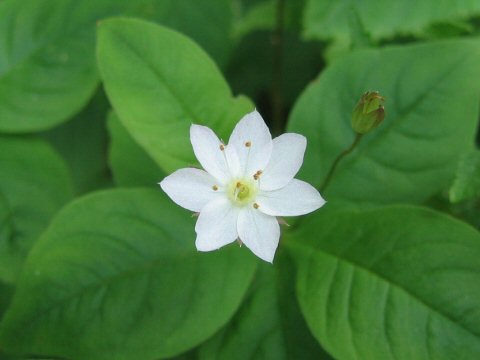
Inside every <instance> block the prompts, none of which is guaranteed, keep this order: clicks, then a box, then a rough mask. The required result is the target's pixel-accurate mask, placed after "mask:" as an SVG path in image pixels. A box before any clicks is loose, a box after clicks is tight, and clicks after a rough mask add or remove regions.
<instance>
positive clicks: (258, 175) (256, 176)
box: [253, 170, 263, 180]
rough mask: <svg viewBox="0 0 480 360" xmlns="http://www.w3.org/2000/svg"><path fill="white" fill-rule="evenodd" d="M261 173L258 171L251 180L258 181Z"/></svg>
mask: <svg viewBox="0 0 480 360" xmlns="http://www.w3.org/2000/svg"><path fill="white" fill-rule="evenodd" d="M262 173H263V171H262V170H258V171H257V172H256V173H255V174H254V175H253V178H254V179H255V180H258V179H259V178H260V175H262Z"/></svg>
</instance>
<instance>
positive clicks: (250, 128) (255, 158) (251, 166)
mask: <svg viewBox="0 0 480 360" xmlns="http://www.w3.org/2000/svg"><path fill="white" fill-rule="evenodd" d="M228 144H229V145H231V146H234V147H235V149H236V151H237V154H238V157H239V159H240V165H241V169H242V175H243V176H246V177H251V176H253V175H254V174H255V173H256V172H257V171H258V170H263V169H265V166H267V163H268V161H269V160H270V156H271V154H272V136H271V135H270V131H269V130H268V127H267V125H266V124H265V121H263V119H262V117H261V116H260V114H259V113H258V112H257V111H256V110H255V111H253V112H251V113H249V114H247V115H245V116H244V117H243V118H242V119H241V120H240V121H239V123H238V124H237V125H236V126H235V129H233V132H232V135H230V140H229V141H228Z"/></svg>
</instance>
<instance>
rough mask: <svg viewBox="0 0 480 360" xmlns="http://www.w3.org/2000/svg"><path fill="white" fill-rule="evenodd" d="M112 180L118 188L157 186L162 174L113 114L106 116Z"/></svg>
mask: <svg viewBox="0 0 480 360" xmlns="http://www.w3.org/2000/svg"><path fill="white" fill-rule="evenodd" d="M108 131H109V133H110V138H111V141H110V150H109V154H108V158H109V163H110V167H111V169H112V173H113V178H114V180H115V183H116V184H117V185H118V186H148V187H153V186H158V185H157V184H158V183H159V182H160V181H161V180H162V178H163V177H164V173H163V172H162V170H160V168H159V167H158V165H157V164H156V163H155V162H154V161H153V160H152V158H151V157H150V156H149V155H148V154H147V153H146V152H145V150H143V149H142V148H141V147H140V145H138V144H137V143H136V142H135V140H133V139H132V137H131V136H130V135H129V134H128V132H127V130H126V129H125V127H124V126H123V125H122V123H121V122H120V121H119V120H118V117H117V116H116V115H115V113H114V112H111V113H110V114H109V115H108Z"/></svg>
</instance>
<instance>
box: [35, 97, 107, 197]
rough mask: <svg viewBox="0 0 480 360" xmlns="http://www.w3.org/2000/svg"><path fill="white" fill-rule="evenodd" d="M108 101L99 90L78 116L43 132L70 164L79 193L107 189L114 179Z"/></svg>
mask: <svg viewBox="0 0 480 360" xmlns="http://www.w3.org/2000/svg"><path fill="white" fill-rule="evenodd" d="M107 111H108V102H107V99H106V98H105V95H104V94H103V93H102V92H98V93H97V95H95V97H94V98H93V99H92V101H91V102H90V103H89V104H88V106H87V107H86V108H85V109H84V110H82V111H81V112H80V113H79V114H78V115H77V116H75V117H74V118H73V119H72V120H70V121H68V122H67V123H65V124H62V125H60V126H58V127H56V128H54V129H52V130H50V131H48V132H46V133H44V134H43V135H44V136H45V138H46V139H47V140H49V141H50V143H51V144H52V145H53V146H54V147H55V148H56V150H57V151H58V152H59V153H60V154H61V155H62V156H63V157H64V159H65V161H66V163H67V164H68V166H69V167H70V171H71V173H72V177H73V182H74V184H75V188H76V192H77V193H78V194H82V193H85V192H88V191H92V190H96V189H99V188H103V187H106V186H108V185H109V183H110V182H111V180H110V178H109V174H108V169H107V155H106V152H107V129H106V125H105V117H106V114H107Z"/></svg>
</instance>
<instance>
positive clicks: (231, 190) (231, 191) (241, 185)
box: [228, 179, 257, 206]
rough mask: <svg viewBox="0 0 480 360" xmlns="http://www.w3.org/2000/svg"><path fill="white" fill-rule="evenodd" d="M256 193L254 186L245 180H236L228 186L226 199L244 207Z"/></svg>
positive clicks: (251, 182)
mask: <svg viewBox="0 0 480 360" xmlns="http://www.w3.org/2000/svg"><path fill="white" fill-rule="evenodd" d="M256 193H257V186H256V184H255V183H254V182H253V181H250V180H247V179H236V180H234V181H232V182H231V183H230V184H229V186H228V197H229V198H230V200H231V201H232V202H233V203H234V204H236V205H240V206H244V205H247V204H249V203H251V202H252V201H253V200H254V198H255V194H256Z"/></svg>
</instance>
